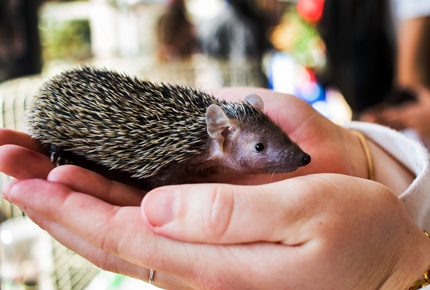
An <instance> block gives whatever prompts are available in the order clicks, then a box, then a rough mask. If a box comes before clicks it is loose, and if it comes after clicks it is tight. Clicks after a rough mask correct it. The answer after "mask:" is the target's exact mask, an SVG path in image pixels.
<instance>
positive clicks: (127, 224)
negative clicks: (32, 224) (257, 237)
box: [4, 179, 297, 289]
mask: <svg viewBox="0 0 430 290" xmlns="http://www.w3.org/2000/svg"><path fill="white" fill-rule="evenodd" d="M4 195H5V198H6V199H8V200H9V201H11V202H13V203H15V204H18V205H19V206H20V207H21V208H22V209H23V210H24V211H28V210H31V211H32V212H34V213H37V214H38V215H40V216H42V217H43V218H46V219H49V220H51V221H52V222H54V223H57V224H60V225H61V226H62V227H64V228H65V229H67V231H69V232H71V233H73V234H74V235H76V236H78V237H80V238H82V239H85V240H86V241H88V242H89V244H91V245H93V246H94V247H95V248H98V249H102V250H103V251H105V252H107V253H110V254H112V255H114V256H117V257H119V258H121V259H123V260H125V261H127V262H129V263H131V264H135V265H137V266H140V267H144V268H153V269H154V270H156V276H155V279H156V280H155V282H156V285H159V286H162V287H164V285H167V286H166V287H165V288H167V289H171V288H172V289H219V288H220V287H221V285H223V286H224V287H227V288H238V287H239V288H240V287H241V288H244V289H251V288H255V289H263V288H264V285H267V284H266V283H267V277H269V275H272V273H271V270H270V269H271V267H270V266H271V265H273V264H274V263H276V262H278V260H279V255H284V254H286V255H296V254H297V248H296V247H278V246H275V247H273V245H271V244H270V243H256V244H247V245H227V246H224V247H219V246H216V245H207V244H192V243H182V242H178V241H175V240H171V239H166V238H163V237H162V236H158V235H155V234H154V233H152V231H151V230H149V229H148V228H147V227H146V226H145V223H144V221H143V220H142V218H141V216H140V209H139V208H138V207H122V208H120V207H117V206H112V205H110V204H107V203H105V202H103V201H100V200H98V199H96V198H94V197H92V196H89V195H86V194H82V193H78V192H74V191H73V190H71V189H70V188H68V187H66V186H64V185H63V184H60V183H53V182H48V181H46V180H34V179H33V180H24V181H14V183H13V184H11V186H9V187H7V188H6V190H5V191H4ZM61 234H64V233H59V235H61ZM76 250H77V251H78V250H80V251H82V249H81V248H77V249H76ZM83 253H84V254H85V253H86V252H85V251H83ZM92 257H93V256H90V257H89V258H92ZM102 257H106V256H102ZM94 259H96V260H97V257H95V258H94ZM284 260H285V259H283V260H282V261H283V262H282V263H284ZM102 265H103V264H102ZM109 265H110V263H109ZM293 266H297V263H296V262H295V259H286V260H285V267H284V265H283V266H281V268H282V269H293V268H294V267H293ZM243 271H246V272H247V273H256V271H258V273H259V275H258V276H257V277H254V278H255V279H252V280H249V281H248V280H247V281H243V280H240V281H238V280H237V277H241V276H242V275H243ZM145 273H146V272H145ZM164 275H165V276H164ZM178 279H179V281H178ZM182 281H184V282H182ZM158 283H161V284H158ZM175 283H176V284H175ZM180 283H182V284H180ZM178 285H179V286H178ZM229 285H232V287H229Z"/></svg>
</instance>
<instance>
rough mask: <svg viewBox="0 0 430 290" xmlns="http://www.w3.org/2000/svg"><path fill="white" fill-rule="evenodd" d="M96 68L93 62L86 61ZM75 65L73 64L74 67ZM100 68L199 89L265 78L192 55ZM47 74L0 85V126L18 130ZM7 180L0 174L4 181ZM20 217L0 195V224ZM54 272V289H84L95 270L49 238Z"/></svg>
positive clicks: (260, 82)
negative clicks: (51, 245)
mask: <svg viewBox="0 0 430 290" xmlns="http://www.w3.org/2000/svg"><path fill="white" fill-rule="evenodd" d="M90 64H91V65H93V66H95V67H98V66H99V64H98V63H97V62H92V63H90ZM74 67H76V66H74ZM103 67H106V68H112V69H115V70H117V71H121V72H127V73H128V74H130V75H131V74H134V75H136V76H138V77H140V78H142V79H149V80H151V81H157V82H164V83H176V84H182V85H189V86H193V87H196V88H199V89H208V88H209V89H210V88H217V87H223V86H264V84H265V79H264V76H263V74H262V72H261V69H260V66H259V64H258V63H256V62H241V63H233V62H227V61H226V62H222V61H217V60H213V59H208V58H204V57H195V58H193V59H192V60H189V61H185V62H183V61H182V62H169V63H167V64H154V63H148V62H146V61H141V60H129V61H124V60H121V61H115V60H114V61H112V62H110V63H108V64H107V65H106V63H104V64H103ZM49 75H52V73H51V74H47V75H43V76H42V75H39V76H33V77H25V78H19V79H15V80H10V81H6V82H3V83H1V84H0V127H2V128H8V129H13V130H18V131H21V130H22V126H23V117H24V113H25V108H26V107H27V106H28V104H29V103H30V101H31V98H32V97H33V96H34V95H35V94H36V93H37V90H38V88H39V87H40V86H41V85H42V84H43V82H44V81H46V80H47V79H48V78H49ZM8 179H9V177H8V176H6V175H4V174H1V175H0V181H1V183H2V184H4V183H5V182H6V181H7V180H8ZM17 216H23V213H22V212H21V210H20V209H19V208H18V207H16V206H14V205H12V204H10V203H9V202H7V201H6V200H4V199H3V198H1V197H0V223H2V222H4V221H5V220H7V219H10V218H13V217H17ZM52 243H53V247H52V248H53V259H54V261H53V262H54V271H53V273H52V280H53V281H54V284H55V285H54V288H55V289H58V290H80V289H85V287H86V286H87V285H88V283H89V282H90V281H91V280H92V279H93V278H94V276H95V275H96V274H97V273H98V269H97V268H96V267H95V266H93V265H92V264H90V263H89V262H88V261H86V260H85V259H83V258H81V257H80V256H78V255H77V254H75V253H74V252H72V251H70V250H68V249H67V248H65V247H63V246H62V245H60V244H59V243H58V242H56V241H55V240H53V239H52Z"/></svg>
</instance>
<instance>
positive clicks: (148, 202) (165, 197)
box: [142, 188, 178, 227]
mask: <svg viewBox="0 0 430 290" xmlns="http://www.w3.org/2000/svg"><path fill="white" fill-rule="evenodd" d="M177 195H178V194H177V192H176V191H174V190H169V189H166V188H161V189H155V190H153V191H151V192H149V193H148V194H147V195H146V197H145V198H144V199H143V204H142V210H143V215H145V217H146V220H147V221H148V222H149V223H150V224H151V225H152V226H154V227H161V226H163V225H165V224H168V223H169V222H171V221H172V220H173V219H174V217H175V210H176V200H177Z"/></svg>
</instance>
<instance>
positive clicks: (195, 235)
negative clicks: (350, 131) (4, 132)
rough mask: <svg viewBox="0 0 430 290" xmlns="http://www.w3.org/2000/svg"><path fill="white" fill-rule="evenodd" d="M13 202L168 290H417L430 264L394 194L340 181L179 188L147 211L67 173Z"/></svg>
mask: <svg viewBox="0 0 430 290" xmlns="http://www.w3.org/2000/svg"><path fill="white" fill-rule="evenodd" d="M14 170H16V172H11V173H12V174H13V175H19V174H20V173H19V172H18V171H19V170H20V168H17V167H15V169H14ZM72 176H73V177H74V178H72ZM76 177H79V178H76ZM89 185H91V186H89ZM101 188H103V190H99V189H101ZM3 193H4V196H5V198H6V199H8V200H9V201H11V202H13V203H15V204H17V205H18V206H20V207H21V209H22V210H23V211H24V212H25V213H26V214H27V215H28V216H29V217H30V218H32V219H33V220H34V221H35V222H36V223H38V224H39V225H40V226H41V227H42V228H44V229H45V230H47V231H48V232H49V233H50V234H51V235H52V236H53V237H54V238H56V239H57V240H58V241H60V242H61V243H63V244H64V245H65V246H66V247H68V248H70V249H72V250H73V251H75V252H77V253H78V254H80V255H81V256H83V257H84V258H86V259H88V260H89V261H91V262H92V263H94V264H95V265H97V266H99V267H101V268H103V269H106V270H109V271H113V272H117V273H121V274H125V275H128V276H132V277H136V278H139V279H142V280H146V281H147V280H148V277H149V271H148V269H149V268H152V269H155V270H156V273H155V285H157V286H159V287H162V288H166V289H296V288H300V289H339V288H342V289H366V290H367V289H406V287H407V286H408V285H409V284H410V283H411V282H413V281H415V280H416V279H417V278H419V277H420V275H421V273H423V272H424V270H425V268H426V267H427V265H428V262H429V261H430V256H429V253H430V251H429V246H430V245H429V243H430V242H429V241H428V239H427V237H426V236H425V235H424V234H423V233H422V231H421V230H420V229H419V228H418V227H417V226H416V225H415V224H414V223H413V222H412V221H411V219H410V218H409V216H408V214H407V213H406V212H405V209H404V208H403V206H402V204H401V203H400V201H399V200H398V199H397V198H396V197H395V196H394V195H393V194H392V193H391V192H390V190H389V189H388V188H386V187H384V186H382V185H381V184H379V183H376V182H371V181H368V180H364V179H360V178H354V177H350V176H345V175H339V174H316V175H308V176H303V177H298V178H292V179H288V180H284V181H281V182H277V183H270V184H266V185H260V186H237V185H227V184H196V185H182V186H168V187H162V188H158V189H155V190H153V191H151V192H149V193H148V194H147V195H146V197H145V198H144V200H143V202H142V205H141V207H139V198H138V197H139V195H140V191H138V190H136V189H134V188H132V187H129V186H126V185H123V184H120V183H116V182H112V181H110V180H107V179H105V178H104V177H102V176H100V175H97V174H95V173H90V172H88V171H87V170H85V169H83V168H80V167H76V166H71V165H66V166H61V167H57V168H55V169H54V170H52V171H51V172H50V173H49V175H48V176H47V180H43V179H25V180H22V181H17V180H14V181H11V182H10V183H9V184H8V185H6V187H5V188H4V189H3ZM107 193H108V194H107ZM124 199H126V200H124ZM122 204H127V205H128V206H120V205H122ZM163 236H165V237H167V238H165V237H163ZM181 241H182V242H181Z"/></svg>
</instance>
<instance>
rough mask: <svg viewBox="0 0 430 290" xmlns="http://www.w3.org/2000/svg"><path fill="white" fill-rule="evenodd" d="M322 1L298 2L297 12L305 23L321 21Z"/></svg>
mask: <svg viewBox="0 0 430 290" xmlns="http://www.w3.org/2000/svg"><path fill="white" fill-rule="evenodd" d="M323 7H324V0H299V2H298V3H297V11H298V13H299V14H300V16H302V17H303V19H305V20H306V21H309V22H312V23H315V22H318V21H319V20H320V19H321V16H322V13H323Z"/></svg>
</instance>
